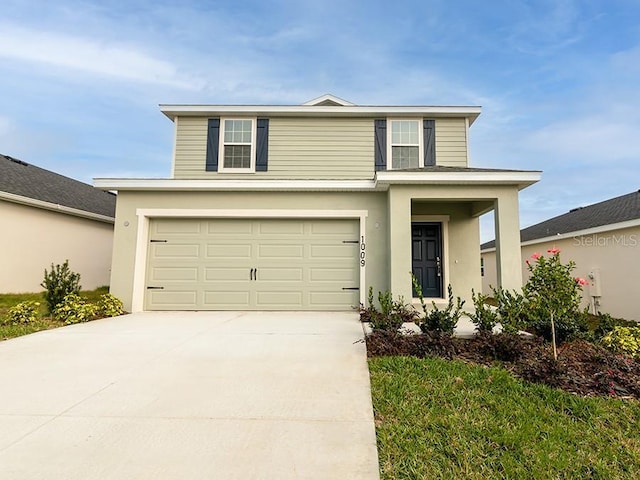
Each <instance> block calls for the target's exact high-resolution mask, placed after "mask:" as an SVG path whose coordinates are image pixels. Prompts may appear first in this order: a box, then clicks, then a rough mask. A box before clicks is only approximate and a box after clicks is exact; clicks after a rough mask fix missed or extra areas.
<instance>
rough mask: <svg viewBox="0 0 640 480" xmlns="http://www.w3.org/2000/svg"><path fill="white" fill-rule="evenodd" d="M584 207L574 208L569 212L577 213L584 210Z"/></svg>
mask: <svg viewBox="0 0 640 480" xmlns="http://www.w3.org/2000/svg"><path fill="white" fill-rule="evenodd" d="M583 208H584V207H578V208H572V209H571V210H569V213H573V212H577V211H578V210H582V209H583Z"/></svg>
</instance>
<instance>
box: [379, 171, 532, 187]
mask: <svg viewBox="0 0 640 480" xmlns="http://www.w3.org/2000/svg"><path fill="white" fill-rule="evenodd" d="M541 175H542V172H393V171H386V172H383V171H380V172H376V180H377V183H378V184H439V185H473V184H475V185H518V187H519V189H523V188H525V187H528V186H530V185H533V184H534V183H536V182H538V181H539V180H540V177H541Z"/></svg>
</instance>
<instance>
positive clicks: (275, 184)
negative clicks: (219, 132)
mask: <svg viewBox="0 0 640 480" xmlns="http://www.w3.org/2000/svg"><path fill="white" fill-rule="evenodd" d="M93 184H94V186H95V187H96V188H100V189H102V190H116V191H117V190H157V191H167V190H174V191H176V190H177V191H198V190H209V191H212V190H214V191H374V190H376V189H379V188H377V186H376V182H375V181H374V180H255V179H253V180H230V179H206V180H176V179H172V178H153V179H138V178H95V179H94V180H93Z"/></svg>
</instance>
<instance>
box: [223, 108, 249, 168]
mask: <svg viewBox="0 0 640 480" xmlns="http://www.w3.org/2000/svg"><path fill="white" fill-rule="evenodd" d="M221 123H222V125H221V126H222V128H221V130H222V131H221V137H222V142H220V158H221V159H222V163H221V166H220V171H240V172H247V171H250V172H252V171H253V170H254V161H253V159H254V158H255V141H254V139H255V130H254V128H255V122H254V120H253V119H245V118H234V119H224V120H223V121H222V122H221Z"/></svg>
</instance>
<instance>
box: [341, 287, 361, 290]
mask: <svg viewBox="0 0 640 480" xmlns="http://www.w3.org/2000/svg"><path fill="white" fill-rule="evenodd" d="M342 289H343V290H360V287H342Z"/></svg>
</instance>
